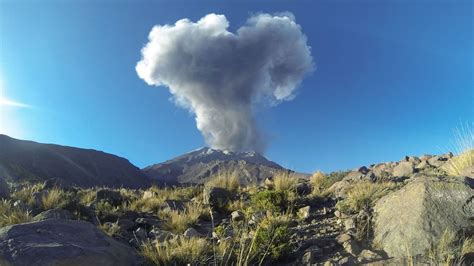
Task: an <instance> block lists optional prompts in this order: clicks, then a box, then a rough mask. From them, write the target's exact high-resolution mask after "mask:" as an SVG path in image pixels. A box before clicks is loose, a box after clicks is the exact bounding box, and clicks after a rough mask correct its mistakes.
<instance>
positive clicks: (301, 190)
mask: <svg viewBox="0 0 474 266" xmlns="http://www.w3.org/2000/svg"><path fill="white" fill-rule="evenodd" d="M295 190H296V193H297V194H298V195H299V196H305V195H308V194H309V193H311V187H310V186H309V185H308V184H307V183H299V184H296V186H295Z"/></svg>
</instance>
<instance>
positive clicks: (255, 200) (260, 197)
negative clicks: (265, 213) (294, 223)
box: [251, 190, 288, 212]
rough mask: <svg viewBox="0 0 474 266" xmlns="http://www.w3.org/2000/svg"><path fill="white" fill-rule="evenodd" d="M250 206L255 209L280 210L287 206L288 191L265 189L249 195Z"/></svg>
mask: <svg viewBox="0 0 474 266" xmlns="http://www.w3.org/2000/svg"><path fill="white" fill-rule="evenodd" d="M251 201H252V207H254V208H256V209H257V210H269V211H273V212H281V211H283V210H285V209H286V208H287V207H288V193H287V192H284V191H275V190H265V191H260V192H258V193H257V194H255V195H252V197H251Z"/></svg>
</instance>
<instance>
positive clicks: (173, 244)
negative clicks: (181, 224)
mask: <svg viewBox="0 0 474 266" xmlns="http://www.w3.org/2000/svg"><path fill="white" fill-rule="evenodd" d="M209 250H211V248H210V244H209V243H208V242H207V241H206V239H203V238H196V237H192V238H187V237H183V236H181V237H177V238H176V239H172V240H168V241H165V242H164V243H156V244H155V243H152V242H151V241H147V242H144V243H143V244H142V246H141V248H140V253H141V254H142V256H143V257H145V258H146V259H147V260H148V261H149V262H151V263H153V264H154V265H186V264H188V265H191V264H192V265H201V264H206V262H207V259H208V255H209Z"/></svg>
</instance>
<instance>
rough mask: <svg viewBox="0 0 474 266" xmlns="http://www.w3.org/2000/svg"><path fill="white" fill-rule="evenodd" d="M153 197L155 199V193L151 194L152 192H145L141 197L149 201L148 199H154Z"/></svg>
mask: <svg viewBox="0 0 474 266" xmlns="http://www.w3.org/2000/svg"><path fill="white" fill-rule="evenodd" d="M154 197H155V192H153V191H149V190H147V191H145V192H143V197H142V198H143V199H150V198H154Z"/></svg>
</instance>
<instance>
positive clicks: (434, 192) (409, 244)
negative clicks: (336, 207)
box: [374, 176, 474, 257]
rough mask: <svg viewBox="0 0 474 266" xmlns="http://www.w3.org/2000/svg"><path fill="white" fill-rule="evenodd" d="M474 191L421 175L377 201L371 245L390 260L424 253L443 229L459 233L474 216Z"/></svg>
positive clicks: (463, 186) (467, 225)
mask: <svg viewBox="0 0 474 266" xmlns="http://www.w3.org/2000/svg"><path fill="white" fill-rule="evenodd" d="M472 197H474V190H472V189H471V188H470V187H468V186H467V185H466V184H464V183H463V182H462V181H461V180H459V181H454V180H453V181H449V182H447V181H440V180H438V179H434V178H429V177H425V176H420V177H418V178H416V179H415V180H414V181H411V182H410V183H408V184H407V185H406V186H405V187H403V188H402V189H400V190H399V191H396V192H393V193H390V194H388V195H386V196H385V197H383V198H381V199H380V200H379V201H377V203H376V205H375V208H374V211H375V216H374V217H375V222H374V223H375V226H374V227H375V228H374V244H375V245H376V246H379V247H381V248H382V249H383V250H384V251H385V252H386V253H387V254H388V255H389V256H390V257H405V256H408V255H411V256H415V255H418V254H423V253H424V252H425V251H426V250H427V249H429V248H430V247H431V246H432V245H434V244H435V243H436V241H437V240H438V239H439V238H440V236H441V235H442V234H443V233H444V231H445V230H448V231H452V232H458V231H459V230H463V229H466V228H468V227H469V226H470V223H471V222H470V220H469V219H470V217H473V216H474V205H473V202H472V200H471V199H472Z"/></svg>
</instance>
